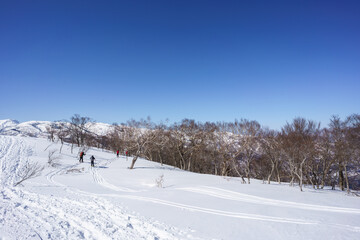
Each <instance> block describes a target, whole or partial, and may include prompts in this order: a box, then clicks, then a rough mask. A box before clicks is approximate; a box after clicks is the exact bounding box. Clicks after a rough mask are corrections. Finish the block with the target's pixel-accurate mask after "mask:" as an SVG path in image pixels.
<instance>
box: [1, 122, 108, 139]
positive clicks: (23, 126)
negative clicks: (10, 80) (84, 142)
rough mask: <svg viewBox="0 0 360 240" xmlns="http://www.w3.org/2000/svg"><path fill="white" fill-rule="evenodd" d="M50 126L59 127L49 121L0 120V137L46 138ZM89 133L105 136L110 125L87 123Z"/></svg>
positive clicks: (57, 123) (58, 123)
mask: <svg viewBox="0 0 360 240" xmlns="http://www.w3.org/2000/svg"><path fill="white" fill-rule="evenodd" d="M52 124H55V125H60V124H61V123H60V122H51V121H27V122H22V123H20V122H19V121H17V120H12V119H4V120H0V135H8V136H23V137H48V135H49V134H48V132H47V130H46V128H47V127H50V126H51V125H52ZM87 127H88V129H89V131H90V132H92V133H95V134H97V135H106V134H107V133H108V132H109V131H110V130H111V129H112V125H110V124H107V123H96V122H95V123H87Z"/></svg>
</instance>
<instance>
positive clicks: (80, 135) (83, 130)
mask: <svg viewBox="0 0 360 240" xmlns="http://www.w3.org/2000/svg"><path fill="white" fill-rule="evenodd" d="M90 122H91V119H90V118H89V117H81V116H80V115H79V114H75V115H74V116H72V117H71V118H70V126H69V133H70V136H71V138H72V140H73V141H75V143H76V144H77V145H78V147H80V146H81V145H84V143H85V138H86V136H87V134H88V133H89V131H88V129H87V127H86V124H87V123H90Z"/></svg>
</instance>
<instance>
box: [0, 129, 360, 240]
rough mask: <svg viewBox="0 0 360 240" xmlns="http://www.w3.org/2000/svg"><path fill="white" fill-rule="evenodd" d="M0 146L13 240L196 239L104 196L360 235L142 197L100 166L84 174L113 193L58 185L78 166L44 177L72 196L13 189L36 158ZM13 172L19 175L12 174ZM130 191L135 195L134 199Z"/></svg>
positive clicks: (1, 218)
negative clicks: (60, 178) (25, 166)
mask: <svg viewBox="0 0 360 240" xmlns="http://www.w3.org/2000/svg"><path fill="white" fill-rule="evenodd" d="M0 143H1V144H0V171H1V179H0V180H1V182H0V184H1V185H0V186H2V188H1V190H0V194H1V195H0V226H1V227H3V229H7V233H8V234H9V235H10V236H13V237H14V239H30V238H33V239H124V240H126V239H152V240H157V239H195V237H193V236H192V235H191V234H189V233H188V232H186V231H182V230H179V229H177V228H174V227H169V226H166V225H164V224H163V223H158V222H154V221H153V220H151V219H146V218H145V217H141V216H137V215H133V214H129V213H127V212H126V211H125V210H124V209H123V208H122V207H121V206H117V205H115V204H114V203H112V202H110V201H108V200H106V197H116V198H124V199H131V200H136V201H142V202H147V203H153V204H161V205H164V206H170V207H174V208H179V209H185V210H188V211H191V212H201V213H206V214H212V215H218V216H224V217H230V218H237V219H247V220H259V221H266V222H275V223H287V224H298V225H325V226H329V227H335V228H340V229H342V230H350V231H353V232H360V227H357V226H349V225H341V224H332V223H322V222H320V221H319V220H316V219H315V220H312V219H297V218H288V217H274V216H266V215H261V214H249V213H242V212H230V211H224V210H219V209H214V208H205V207H201V206H195V205H189V204H183V203H178V202H174V201H168V200H163V199H159V198H152V197H144V196H138V195H135V193H139V192H141V191H136V190H133V189H130V188H125V187H120V186H115V185H113V184H111V183H109V182H108V181H106V180H105V179H104V178H103V177H102V176H101V174H100V173H99V168H97V167H95V168H92V167H88V169H87V172H85V174H91V176H92V179H93V181H94V182H95V183H96V184H98V185H100V186H102V187H104V188H106V189H110V190H113V191H115V192H116V193H113V194H99V193H90V192H86V191H82V190H80V189H76V188H73V187H70V186H66V185H64V184H61V183H59V182H57V181H55V177H56V176H59V175H63V174H65V173H66V172H67V171H68V170H71V169H74V168H76V167H79V164H74V165H67V166H64V167H62V168H57V169H54V170H52V171H50V172H49V173H47V174H46V179H47V181H48V183H49V184H50V185H51V186H54V187H61V188H63V189H64V191H67V192H68V193H70V194H68V197H55V196H47V195H42V194H35V193H31V192H28V191H24V190H21V189H18V188H12V187H10V186H11V185H12V184H13V183H14V181H15V178H16V176H17V172H18V170H19V168H20V166H21V165H22V164H24V163H25V162H26V161H27V160H28V159H29V157H31V155H32V154H33V152H32V150H31V147H30V146H29V145H28V144H27V143H26V142H25V141H24V140H22V139H20V138H14V137H5V136H0ZM10 160H11V161H10ZM104 162H105V166H107V165H108V164H110V163H111V160H107V159H101V158H99V161H98V164H99V165H100V164H102V163H104ZM9 173H16V174H14V176H9ZM177 190H179V191H188V192H193V193H196V194H204V195H207V196H211V197H216V198H221V199H225V200H231V201H239V202H247V203H251V204H260V205H270V206H278V207H284V208H292V209H300V210H311V211H325V212H334V213H341V214H360V209H354V208H341V207H332V206H323V205H312V204H304V203H297V202H290V201H282V200H275V199H270V198H263V197H257V196H253V195H249V194H243V193H238V192H234V191H230V190H226V189H221V188H216V187H210V186H197V187H183V188H177ZM132 193H134V195H131V194H132ZM69 196H71V198H70V197H69ZM29 222H31V224H29ZM18 233H21V235H17V234H18ZM175 234H176V236H175ZM179 236H180V237H179Z"/></svg>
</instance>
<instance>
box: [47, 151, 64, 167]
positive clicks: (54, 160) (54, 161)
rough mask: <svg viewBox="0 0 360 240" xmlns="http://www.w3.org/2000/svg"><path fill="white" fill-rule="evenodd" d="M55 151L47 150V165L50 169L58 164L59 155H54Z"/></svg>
mask: <svg viewBox="0 0 360 240" xmlns="http://www.w3.org/2000/svg"><path fill="white" fill-rule="evenodd" d="M55 153H56V150H55V149H53V150H49V155H48V164H49V166H51V167H55V166H56V165H57V164H58V163H59V159H60V158H61V156H60V155H55Z"/></svg>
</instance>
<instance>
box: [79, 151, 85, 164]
mask: <svg viewBox="0 0 360 240" xmlns="http://www.w3.org/2000/svg"><path fill="white" fill-rule="evenodd" d="M84 155H86V154H85V153H84V152H81V153H80V159H79V162H81V163H82V162H84Z"/></svg>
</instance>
